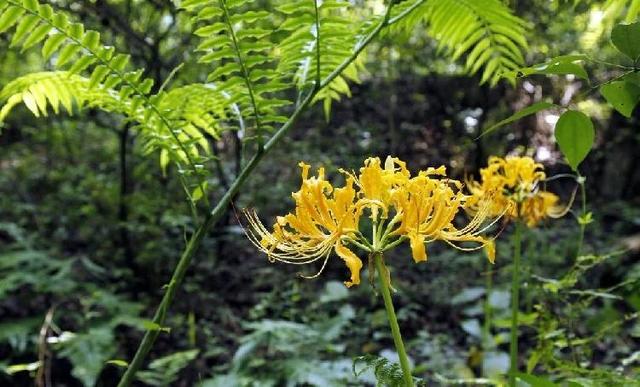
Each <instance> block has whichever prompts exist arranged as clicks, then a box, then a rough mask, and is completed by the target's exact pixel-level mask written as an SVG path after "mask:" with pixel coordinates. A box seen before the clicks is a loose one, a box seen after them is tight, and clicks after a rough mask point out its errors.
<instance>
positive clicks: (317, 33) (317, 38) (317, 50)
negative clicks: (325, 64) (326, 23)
mask: <svg viewBox="0 0 640 387" xmlns="http://www.w3.org/2000/svg"><path fill="white" fill-rule="evenodd" d="M313 6H314V8H315V11H316V12H315V16H316V22H315V23H316V84H315V87H316V88H317V87H320V80H321V79H322V78H321V77H322V75H321V72H320V11H319V10H318V0H314V1H313Z"/></svg>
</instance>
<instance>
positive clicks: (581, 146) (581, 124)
mask: <svg viewBox="0 0 640 387" xmlns="http://www.w3.org/2000/svg"><path fill="white" fill-rule="evenodd" d="M555 136H556V141H557V142H558V145H559V146H560V150H561V151H562V154H564V156H565V157H566V158H567V161H568V162H569V165H570V166H571V168H573V170H577V168H578V165H579V164H580V163H581V162H582V160H584V158H585V157H587V155H588V154H589V151H591V147H592V146H593V140H594V138H595V131H594V129H593V123H592V122H591V119H589V117H587V116H586V115H584V114H583V113H580V112H578V111H574V110H567V111H566V112H564V114H562V116H560V119H559V120H558V122H557V123H556V128H555Z"/></svg>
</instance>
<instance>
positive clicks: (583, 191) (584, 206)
mask: <svg viewBox="0 0 640 387" xmlns="http://www.w3.org/2000/svg"><path fill="white" fill-rule="evenodd" d="M584 183H585V181H584V177H583V176H582V175H580V172H578V184H579V185H580V199H581V200H580V202H581V205H582V214H581V220H580V219H579V221H578V223H579V224H580V235H579V236H578V247H577V248H576V257H579V256H580V253H581V252H582V244H583V243H584V230H585V228H586V227H587V223H586V215H587V192H586V189H585V184H584Z"/></svg>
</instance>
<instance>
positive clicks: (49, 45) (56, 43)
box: [42, 34, 67, 59]
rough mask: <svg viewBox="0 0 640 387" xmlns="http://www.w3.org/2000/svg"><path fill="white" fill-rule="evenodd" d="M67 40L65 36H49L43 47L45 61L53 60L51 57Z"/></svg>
mask: <svg viewBox="0 0 640 387" xmlns="http://www.w3.org/2000/svg"><path fill="white" fill-rule="evenodd" d="M66 38H67V37H66V36H64V35H63V34H55V35H51V36H49V37H48V38H47V40H46V41H45V42H44V45H43V46H42V56H43V57H44V58H45V59H49V58H51V55H53V53H54V52H56V50H57V49H58V48H60V45H62V43H63V42H64V41H65V39H66Z"/></svg>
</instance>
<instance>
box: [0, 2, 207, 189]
mask: <svg viewBox="0 0 640 387" xmlns="http://www.w3.org/2000/svg"><path fill="white" fill-rule="evenodd" d="M12 28H13V29H14V33H13V37H12V39H11V45H12V46H15V47H20V48H22V50H26V49H28V48H30V47H32V46H34V45H36V44H38V43H42V42H44V43H43V45H42V54H43V56H44V57H45V59H49V58H53V59H54V64H55V66H56V67H57V68H59V69H63V68H67V69H68V72H69V73H70V74H71V75H76V74H80V73H86V74H87V75H88V77H87V78H86V80H85V79H82V80H81V79H79V78H78V77H75V76H74V77H69V78H68V79H65V77H62V76H60V74H59V73H54V74H52V75H51V76H47V75H44V76H43V75H40V76H34V77H30V76H26V77H23V78H22V79H21V82H20V83H16V84H13V85H12V86H13V87H16V86H22V87H21V88H22V89H23V94H22V95H21V96H18V95H17V94H15V93H11V90H8V91H6V92H5V93H3V94H5V95H6V97H13V98H12V99H10V100H8V101H7V102H8V104H7V105H6V106H5V107H4V108H3V110H2V112H1V113H0V118H4V116H5V115H6V114H7V113H8V111H9V110H10V109H11V108H12V107H13V106H14V105H15V104H16V103H19V102H20V101H23V102H24V103H25V105H27V107H28V108H29V109H30V110H31V111H32V112H34V114H35V115H36V116H37V115H38V114H36V112H37V111H38V110H40V113H42V114H44V112H45V111H46V102H47V100H48V101H49V103H50V104H51V106H52V108H53V109H54V111H55V112H57V110H56V109H57V106H58V105H59V103H63V106H65V108H67V110H68V111H69V110H70V109H68V107H69V106H70V105H68V102H69V100H70V98H73V99H75V100H76V101H78V102H85V101H91V103H90V104H91V105H92V106H95V107H99V108H104V109H105V110H107V111H111V112H113V111H114V110H115V111H116V112H118V113H122V114H124V115H125V117H127V118H128V119H129V120H131V121H135V122H138V123H140V128H141V131H142V133H143V135H145V136H147V137H148V138H149V139H150V140H149V141H148V144H149V146H150V147H151V148H152V150H156V149H160V150H162V151H163V152H164V155H165V156H164V157H165V158H166V157H167V156H168V158H170V159H171V160H172V161H175V162H176V163H179V164H187V165H189V167H190V168H189V169H187V171H188V172H190V174H192V175H195V183H193V184H194V186H196V187H197V186H201V185H202V184H203V183H202V181H201V179H202V176H201V172H199V171H200V170H201V168H196V165H195V163H201V162H203V161H204V159H203V158H201V157H200V150H199V149H198V145H199V144H200V145H201V141H199V140H200V138H201V137H202V134H201V133H195V132H193V131H191V132H190V131H189V129H192V127H189V128H186V129H184V130H183V128H182V127H180V126H178V127H176V126H175V125H172V124H171V122H170V121H169V119H168V118H167V117H165V115H164V114H163V113H162V112H161V110H160V107H159V106H157V105H156V103H157V102H156V99H157V97H154V96H152V95H151V91H152V87H153V81H152V80H151V79H149V78H144V77H142V73H143V72H142V70H129V69H128V68H129V62H130V56H129V55H126V54H117V53H116V52H115V49H114V48H113V47H110V46H104V45H102V44H101V42H100V33H99V32H97V31H93V30H86V31H85V28H84V26H83V25H82V24H80V23H72V22H70V21H69V19H68V17H67V16H66V14H64V13H61V12H56V11H54V10H53V8H52V7H51V6H50V5H48V4H44V5H43V4H40V3H38V2H37V1H36V0H24V1H18V0H2V1H0V32H7V31H10V30H11V29H12ZM28 32H31V33H30V34H29V36H28V37H26V35H27V33H28ZM25 37H26V38H25ZM45 39H46V40H45ZM43 77H45V78H49V80H48V81H44V80H43V79H42V78H43ZM28 81H32V82H33V83H32V84H28V83H27V82H28ZM95 89H98V93H94V90H95ZM25 90H28V91H29V93H26V94H25V93H24V91H25ZM69 94H71V95H69ZM36 96H37V97H38V98H37V99H36V98H35V97H36ZM105 96H106V98H105ZM105 99H106V100H107V101H108V103H107V104H105V105H103V104H102V103H101V102H104V101H105ZM113 100H115V101H116V103H112V102H113ZM174 102H175V101H174ZM36 107H37V109H36ZM194 134H196V136H195V138H194ZM205 151H206V148H205ZM205 156H206V152H205Z"/></svg>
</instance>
